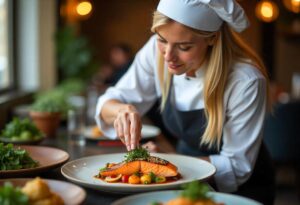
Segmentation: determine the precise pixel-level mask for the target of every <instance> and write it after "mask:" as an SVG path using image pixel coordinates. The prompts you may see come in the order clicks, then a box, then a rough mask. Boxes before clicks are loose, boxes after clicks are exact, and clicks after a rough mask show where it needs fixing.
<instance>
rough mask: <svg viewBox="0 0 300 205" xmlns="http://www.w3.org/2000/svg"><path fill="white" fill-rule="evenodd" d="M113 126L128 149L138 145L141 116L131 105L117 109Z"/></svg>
mask: <svg viewBox="0 0 300 205" xmlns="http://www.w3.org/2000/svg"><path fill="white" fill-rule="evenodd" d="M114 128H115V130H116V133H117V136H118V137H119V138H120V140H121V141H122V142H123V143H124V144H125V146H126V148H127V150H128V151H130V150H133V149H135V148H136V147H138V146H139V141H140V139H141V129H142V123H141V117H140V115H139V113H138V111H137V110H136V108H135V107H134V106H133V105H128V106H126V107H125V108H123V109H120V110H119V112H118V114H117V116H116V119H115V120H114Z"/></svg>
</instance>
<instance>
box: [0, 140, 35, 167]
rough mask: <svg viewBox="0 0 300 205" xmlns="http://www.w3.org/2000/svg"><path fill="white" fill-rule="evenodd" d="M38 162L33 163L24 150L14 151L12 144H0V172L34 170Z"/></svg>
mask: <svg viewBox="0 0 300 205" xmlns="http://www.w3.org/2000/svg"><path fill="white" fill-rule="evenodd" d="M37 166H38V162H36V161H34V160H33V159H32V158H31V157H30V156H29V154H28V152H27V151H26V150H24V149H21V148H17V149H14V147H13V145H12V144H7V145H4V144H3V143H0V170H16V169H26V168H34V167H37Z"/></svg>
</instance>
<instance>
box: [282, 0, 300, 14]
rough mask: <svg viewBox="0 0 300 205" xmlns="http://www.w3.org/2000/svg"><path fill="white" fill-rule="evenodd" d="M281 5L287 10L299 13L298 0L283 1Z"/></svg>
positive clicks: (299, 1)
mask: <svg viewBox="0 0 300 205" xmlns="http://www.w3.org/2000/svg"><path fill="white" fill-rule="evenodd" d="M283 4H284V6H285V7H286V8H287V9H288V10H290V11H292V12H294V13H300V0H284V1H283Z"/></svg>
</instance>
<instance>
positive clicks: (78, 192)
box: [0, 178, 86, 205]
mask: <svg viewBox="0 0 300 205" xmlns="http://www.w3.org/2000/svg"><path fill="white" fill-rule="evenodd" d="M31 180H33V178H31V179H30V178H18V179H3V180H0V186H3V184H4V183H5V182H10V183H11V184H12V185H13V186H15V187H23V186H24V185H25V184H26V182H28V181H31ZM43 180H44V181H46V182H47V184H48V186H49V188H50V189H51V191H53V192H55V193H56V194H58V195H60V196H61V197H62V199H63V200H64V202H65V204H68V205H79V204H82V202H83V201H84V199H85V197H86V193H85V191H84V190H83V189H82V188H81V187H79V186H76V185H74V184H71V183H68V182H64V181H58V180H52V179H43ZM66 190H68V191H66Z"/></svg>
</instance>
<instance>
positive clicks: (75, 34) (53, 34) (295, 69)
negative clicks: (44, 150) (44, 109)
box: [0, 0, 300, 205]
mask: <svg viewBox="0 0 300 205" xmlns="http://www.w3.org/2000/svg"><path fill="white" fill-rule="evenodd" d="M239 2H240V4H241V5H242V6H243V7H244V8H245V10H246V13H247V15H248V17H249V19H250V22H251V26H250V28H249V29H248V30H246V31H245V32H243V33H242V36H243V38H245V39H246V40H247V41H248V42H249V44H250V45H251V46H252V47H253V48H254V49H255V51H256V52H258V53H259V54H260V55H261V57H262V58H263V60H264V62H265V64H266V66H267V68H268V71H269V75H270V79H271V87H272V89H271V91H272V93H271V94H272V100H273V102H274V115H272V116H268V117H267V119H266V121H267V122H266V129H265V130H266V131H265V134H266V137H265V138H266V139H265V140H266V142H267V145H268V147H269V149H270V151H271V154H272V156H273V158H274V162H275V165H276V168H277V185H278V193H280V197H279V198H277V200H276V204H278V205H279V204H287V203H286V202H287V200H289V204H297V203H299V201H300V199H299V197H300V173H299V172H300V171H299V170H300V168H299V167H300V151H299V150H300V149H299V148H298V147H299V146H300V124H299V123H300V1H299V0H240V1H239ZM157 3H158V0H110V1H105V0H0V22H1V23H0V27H1V28H0V38H1V39H0V45H1V46H0V113H1V117H0V128H1V129H3V127H4V126H5V124H6V123H7V122H8V121H10V120H11V119H12V117H13V116H14V115H16V114H20V113H19V112H21V111H20V110H21V109H20V110H18V109H17V108H20V107H21V108H22V105H28V104H30V103H32V102H34V100H35V96H36V95H35V93H36V92H39V93H42V94H43V93H47V92H49V91H52V90H55V89H57V87H59V86H60V85H61V84H62V83H65V82H66V81H67V80H70V79H76V80H74V81H72V82H73V83H74V84H71V85H74V86H75V87H76V86H77V88H78V89H79V94H81V95H83V96H85V97H86V99H87V107H91V108H90V110H88V112H89V115H90V117H91V116H92V114H93V112H94V109H92V107H93V103H95V93H96V96H97V95H99V94H100V93H101V92H103V91H104V90H105V86H103V82H102V81H101V78H97V77H95V76H98V75H99V74H100V75H101V68H102V65H104V64H106V63H107V62H108V61H109V50H110V48H111V47H112V46H113V45H115V44H116V43H120V42H122V43H126V44H128V45H129V46H130V47H131V49H132V52H133V53H136V52H137V51H138V50H139V49H140V48H141V47H142V46H143V44H144V43H145V42H146V41H147V39H148V38H149V37H150V36H151V35H152V33H151V32H150V26H151V18H152V12H153V11H154V10H155V8H156V5H157ZM69 85H70V84H69ZM80 89H81V90H80ZM76 91H78V90H76ZM88 98H92V99H88Z"/></svg>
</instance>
